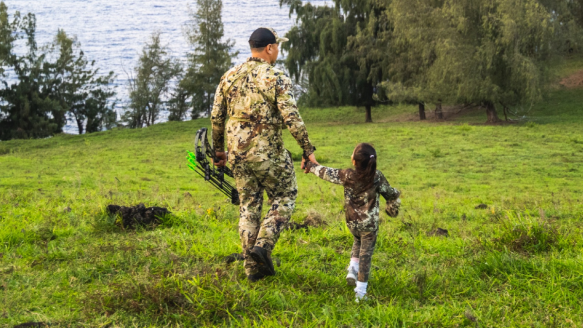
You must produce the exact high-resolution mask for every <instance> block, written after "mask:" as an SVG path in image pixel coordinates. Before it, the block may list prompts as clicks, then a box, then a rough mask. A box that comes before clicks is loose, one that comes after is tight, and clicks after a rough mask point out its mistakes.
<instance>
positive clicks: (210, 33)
mask: <svg viewBox="0 0 583 328" xmlns="http://www.w3.org/2000/svg"><path fill="white" fill-rule="evenodd" d="M222 8H223V2H222V1H221V0H197V1H196V11H194V10H192V9H191V10H190V15H191V22H190V23H189V24H187V25H186V26H185V34H186V37H187V39H188V43H189V44H190V46H191V48H192V52H191V53H189V54H188V66H187V70H186V73H185V75H184V77H183V78H182V80H181V81H180V84H179V86H178V88H177V90H176V92H175V96H174V97H173V100H172V101H173V105H174V107H172V114H171V118H172V119H176V120H179V119H182V118H183V115H184V108H186V107H187V106H188V105H190V106H189V107H190V108H191V109H192V112H191V116H192V118H193V119H194V118H197V117H199V115H200V114H201V113H206V114H209V113H210V110H211V108H212V105H213V100H214V93H215V91H216V88H217V85H218V84H219V82H220V80H221V76H222V75H223V74H224V73H225V72H226V71H227V70H228V69H229V68H230V67H231V65H232V58H234V57H236V56H237V55H238V52H233V51H232V49H233V45H234V42H233V41H232V40H230V39H228V40H224V41H223V35H224V31H223V22H222V19H221V14H222Z"/></svg>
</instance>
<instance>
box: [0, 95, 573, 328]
mask: <svg viewBox="0 0 583 328" xmlns="http://www.w3.org/2000/svg"><path fill="white" fill-rule="evenodd" d="M581 103H583V93H582V92H581V90H556V91H554V92H553V93H552V94H551V95H550V96H549V97H548V99H546V100H545V101H544V102H541V103H539V104H536V105H535V106H534V107H533V108H532V110H531V112H530V114H529V123H525V124H512V125H504V126H486V125H473V124H466V123H465V122H470V123H473V122H476V123H479V122H484V121H485V115H484V113H477V114H470V115H465V116H460V117H458V118H456V121H453V122H446V123H435V122H405V123H402V122H392V120H393V118H394V117H395V116H398V115H402V114H404V113H405V114H406V113H408V112H410V113H414V112H415V111H416V107H413V106H397V107H388V106H384V107H380V108H375V109H373V111H374V115H373V119H374V120H375V121H376V122H382V123H373V124H364V123H362V121H363V119H364V111H363V110H362V109H360V110H358V109H357V110H355V109H354V108H348V107H343V108H339V109H333V108H331V109H305V110H303V111H302V115H303V116H304V117H305V119H306V120H307V121H308V129H309V133H310V137H311V139H312V141H313V143H314V144H315V145H316V146H317V147H318V152H317V155H318V158H319V159H320V160H321V161H322V162H323V163H325V164H326V165H328V166H333V167H347V166H348V165H349V164H350V154H351V153H352V149H353V147H354V146H355V145H356V144H357V143H359V142H371V143H373V144H374V145H375V147H376V148H377V151H378V153H379V163H380V164H379V165H380V167H379V168H380V169H381V170H382V171H383V172H384V173H385V175H386V176H387V178H388V179H389V181H390V182H391V184H392V185H394V186H395V187H396V188H398V189H399V190H401V191H402V200H403V207H402V209H403V210H402V214H400V216H399V217H398V218H396V219H391V218H388V217H387V216H383V217H382V221H383V222H382V224H381V229H380V233H379V239H378V246H377V249H376V253H375V255H374V256H373V270H372V277H371V280H370V284H369V286H370V287H369V293H370V296H371V300H370V301H369V302H368V303H365V304H361V305H356V304H355V303H354V293H353V291H352V289H351V288H349V287H347V286H346V285H345V281H344V275H345V267H346V265H347V263H348V260H349V256H350V248H351V235H350V233H349V232H348V230H347V229H346V227H345V224H344V214H343V213H342V189H341V188H339V187H337V186H334V185H331V184H328V183H325V182H323V181H321V180H318V179H316V178H315V177H314V176H313V175H304V174H303V173H301V172H300V170H299V163H296V172H297V174H298V183H299V197H298V201H297V208H296V212H295V214H294V216H293V220H294V221H297V222H301V221H303V220H304V219H305V218H306V216H307V215H308V213H312V212H314V211H315V212H317V213H320V214H321V215H322V217H323V218H324V219H325V220H326V221H327V222H328V226H326V227H323V228H313V229H311V230H310V231H308V232H305V231H287V232H285V233H283V235H282V237H281V239H280V241H279V243H278V244H277V247H276V250H275V252H274V256H275V257H277V258H278V259H280V260H281V266H280V267H277V268H276V269H277V271H278V274H277V275H276V276H275V277H270V278H268V279H266V280H264V281H261V282H258V283H255V284H250V283H248V282H247V280H246V279H245V274H244V270H243V267H242V263H241V262H235V263H233V264H226V263H224V262H223V261H222V258H223V257H224V256H226V255H229V254H231V253H234V252H240V245H239V239H238V235H237V220H238V209H237V208H236V207H234V206H232V205H230V204H229V203H228V202H227V201H226V200H225V199H224V198H223V197H221V196H220V195H219V193H218V192H215V191H214V190H213V189H212V188H211V186H210V185H209V184H207V183H205V182H204V181H203V180H202V179H201V178H200V177H198V176H196V175H195V174H194V173H192V172H190V171H189V170H188V169H187V167H186V160H185V155H186V150H192V142H193V138H194V133H195V132H196V130H197V129H198V128H200V127H202V126H209V122H208V121H207V120H204V119H201V120H197V121H193V122H181V123H165V124H159V125H155V126H152V127H150V128H147V129H142V130H114V131H107V132H103V133H96V134H91V135H83V136H66V135H62V136H56V137H54V138H50V139H45V140H31V141H10V142H2V143H0V154H1V155H0V304H2V307H0V326H2V327H11V326H12V325H15V324H19V323H23V322H27V321H42V322H47V323H51V324H52V325H54V326H63V327H104V326H106V325H108V324H111V327H179V326H180V327H193V326H218V325H227V326H244V327H250V326H257V327H259V326H262V327H263V326H282V325H283V326H308V327H320V326H328V327H338V326H345V327H365V326H366V327H368V326H381V327H387V326H388V327H428V326H432V327H455V326H459V327H463V326H467V327H581V325H582V324H583V319H582V318H583V308H582V304H583V303H582V302H581V299H582V298H583V256H582V255H583V239H582V237H581V236H582V232H583V221H582V217H583V202H582V201H583V199H582V196H581V195H582V193H583V184H582V182H583V179H582V174H583V166H582V165H581V164H582V163H583V129H581V126H582V124H583V119H581V115H582V114H583V108H581ZM285 142H286V145H287V147H288V148H290V150H291V151H292V153H294V154H296V156H295V157H296V158H297V157H298V156H297V154H299V153H300V149H299V147H298V146H297V145H296V144H295V142H294V141H293V140H292V139H291V137H290V136H289V133H287V132H285ZM187 192H188V193H190V195H192V197H190V196H189V195H187V194H186V193H187ZM140 202H143V203H145V204H146V205H148V206H154V205H157V206H164V207H168V208H169V210H170V211H172V212H173V217H172V218H171V219H170V220H168V221H166V222H165V223H164V224H163V225H161V226H159V227H157V228H155V229H140V230H138V231H125V230H123V229H122V228H119V227H117V226H116V225H115V224H114V223H113V221H114V219H112V218H110V217H109V216H107V215H106V214H105V213H104V210H105V207H106V206H107V205H108V204H120V205H135V204H138V203H140ZM479 204H486V205H487V208H486V209H476V208H475V207H476V206H477V205H479ZM68 208H70V211H68ZM437 227H439V228H444V229H448V230H449V235H450V236H449V237H447V238H446V237H431V236H429V235H430V232H431V231H432V230H434V229H436V228H437Z"/></svg>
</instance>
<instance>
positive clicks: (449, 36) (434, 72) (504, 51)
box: [429, 0, 556, 123]
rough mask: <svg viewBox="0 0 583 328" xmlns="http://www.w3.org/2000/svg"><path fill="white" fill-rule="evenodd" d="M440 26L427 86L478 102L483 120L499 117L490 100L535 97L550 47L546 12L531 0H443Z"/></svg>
mask: <svg viewBox="0 0 583 328" xmlns="http://www.w3.org/2000/svg"><path fill="white" fill-rule="evenodd" d="M441 13H442V21H443V22H444V24H445V26H444V28H443V29H444V30H445V31H447V33H445V34H443V35H441V38H440V40H439V43H438V44H437V46H436V55H437V59H436V61H435V63H434V65H432V69H431V72H430V77H429V78H430V81H431V82H430V83H431V84H432V85H431V87H432V88H435V89H438V90H441V91H442V94H443V95H447V97H448V98H449V100H451V101H455V102H456V103H480V104H482V105H483V106H484V107H485V108H486V114H487V122H488V123H495V122H497V121H499V119H498V114H497V111H496V104H500V105H501V106H503V107H508V106H513V105H519V104H531V103H533V102H534V101H536V100H538V99H540V96H541V94H542V92H543V90H544V88H545V86H546V84H547V79H548V74H547V67H548V66H549V63H550V61H551V60H552V56H553V54H554V53H555V50H556V49H555V48H554V47H553V45H554V42H553V38H554V33H553V24H552V21H551V15H550V14H549V12H548V11H547V10H545V8H544V7H543V6H540V5H539V3H538V2H537V1H535V0H523V1H513V0H512V1H511V0H494V1H490V0H481V1H476V2H459V1H453V0H448V1H445V4H444V6H443V8H442V10H441Z"/></svg>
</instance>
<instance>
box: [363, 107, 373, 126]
mask: <svg viewBox="0 0 583 328" xmlns="http://www.w3.org/2000/svg"><path fill="white" fill-rule="evenodd" d="M364 108H365V109H366V121H365V122H366V123H372V115H371V105H366V106H364Z"/></svg>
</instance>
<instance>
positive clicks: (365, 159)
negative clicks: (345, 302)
mask: <svg viewBox="0 0 583 328" xmlns="http://www.w3.org/2000/svg"><path fill="white" fill-rule="evenodd" d="M352 165H354V169H346V170H338V169H333V168H329V167H325V166H321V165H316V164H313V163H311V162H308V161H306V164H305V169H306V173H308V172H311V173H314V174H315V175H317V176H319V177H320V178H322V179H324V180H326V181H330V182H332V183H336V184H341V185H343V186H344V209H345V211H346V225H347V226H348V228H349V229H350V232H351V233H352V235H353V236H354V243H353V244H352V255H351V259H350V265H349V266H348V275H347V276H346V281H347V282H348V284H349V285H351V286H354V285H356V288H355V289H354V291H355V292H356V301H357V302H359V301H360V300H363V299H364V298H365V295H366V288H367V285H368V277H369V274H370V266H371V258H372V253H373V251H374V248H375V243H376V240H377V233H378V229H379V195H382V196H383V197H384V198H385V200H386V201H387V209H386V212H387V214H389V215H390V216H392V217H396V216H397V215H398V214H399V206H400V204H401V200H400V199H399V196H400V193H399V191H398V190H397V189H395V188H393V187H391V186H390V185H389V183H388V182H387V179H385V176H384V175H383V174H382V173H381V171H377V153H376V151H375V149H374V148H373V146H371V145H370V144H367V143H361V144H359V145H357V146H356V148H355V149H354V152H353V153H352ZM357 276H358V281H357Z"/></svg>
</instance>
